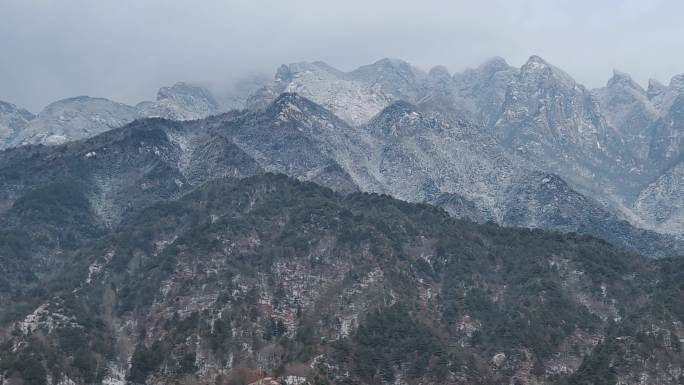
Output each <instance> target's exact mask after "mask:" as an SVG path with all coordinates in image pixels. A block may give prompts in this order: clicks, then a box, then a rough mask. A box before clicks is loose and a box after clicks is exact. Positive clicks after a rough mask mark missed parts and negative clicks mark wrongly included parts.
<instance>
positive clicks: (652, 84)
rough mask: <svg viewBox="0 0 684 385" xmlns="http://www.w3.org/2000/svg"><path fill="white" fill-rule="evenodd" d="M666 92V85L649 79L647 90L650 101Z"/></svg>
mask: <svg viewBox="0 0 684 385" xmlns="http://www.w3.org/2000/svg"><path fill="white" fill-rule="evenodd" d="M665 91H667V86H666V85H664V84H663V83H661V82H659V81H657V80H655V79H648V89H647V90H646V94H647V96H648V99H649V100H650V99H653V98H654V97H657V96H659V95H662V94H663V93H664V92H665Z"/></svg>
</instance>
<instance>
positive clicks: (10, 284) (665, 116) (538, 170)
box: [0, 56, 684, 385]
mask: <svg viewBox="0 0 684 385" xmlns="http://www.w3.org/2000/svg"><path fill="white" fill-rule="evenodd" d="M683 94H684V87H683V86H682V77H681V76H679V77H675V78H674V79H673V80H672V82H671V83H670V85H668V86H664V85H661V84H659V83H657V82H654V81H652V82H651V83H650V84H649V87H648V89H646V90H644V89H643V88H641V87H640V86H639V85H637V84H636V83H634V82H633V81H632V80H631V79H630V78H629V76H628V75H625V74H623V73H620V72H618V71H616V72H615V74H614V76H613V78H612V79H611V80H610V81H609V82H608V84H607V85H606V87H604V88H601V89H596V90H589V89H586V88H585V87H583V86H582V85H580V84H578V83H576V82H575V81H574V80H573V79H572V78H571V77H570V76H569V75H567V74H566V73H564V72H563V71H561V70H560V69H558V68H556V67H554V66H552V65H551V64H548V63H546V62H545V61H544V60H543V59H541V58H539V57H537V56H533V57H531V58H530V59H529V60H528V61H527V63H525V64H524V65H523V66H522V67H521V68H514V67H511V66H509V65H508V64H507V63H506V62H505V61H504V60H503V59H500V58H495V59H492V60H489V61H487V62H486V63H484V64H482V65H481V66H480V67H478V68H475V69H470V70H466V71H464V72H463V73H458V74H453V75H452V74H450V73H449V72H448V71H447V70H446V69H445V68H443V67H435V68H433V69H431V70H430V71H428V72H424V71H422V70H420V69H417V68H415V67H413V66H411V65H410V64H408V63H406V62H403V61H400V60H394V59H383V60H380V61H378V62H376V63H373V64H370V65H367V66H363V67H360V68H359V69H357V70H354V71H351V72H343V71H339V70H336V69H334V68H332V67H330V66H328V65H326V64H325V63H321V62H314V63H297V64H292V65H288V66H282V67H280V68H279V69H278V70H277V73H276V76H275V77H274V79H273V80H269V81H263V82H257V83H255V82H247V83H244V84H243V85H241V86H239V87H236V88H235V92H234V93H233V94H231V95H232V96H230V97H228V98H225V99H224V98H221V99H220V98H217V97H215V96H214V95H212V94H211V93H210V92H209V91H208V90H206V89H204V88H202V87H199V86H196V85H189V84H185V83H178V84H176V85H174V86H172V87H164V88H162V89H160V90H159V93H158V97H157V100H156V101H153V102H142V103H139V104H138V105H136V106H129V105H125V104H121V103H116V102H113V101H110V100H107V99H102V98H90V97H77V98H71V99H65V100H62V101H58V102H55V103H52V104H50V105H49V106H48V107H46V108H45V109H44V110H43V111H41V112H40V113H38V115H33V114H31V113H29V112H28V111H26V110H23V109H21V108H19V107H16V106H14V105H12V104H9V103H0V140H1V141H2V147H3V148H4V149H3V150H2V151H0V309H3V311H0V384H2V385H4V384H12V385H14V384H36V385H44V384H57V385H74V384H78V385H81V384H93V383H97V384H107V385H120V384H121V385H122V384H126V383H130V384H143V383H145V384H162V383H178V384H183V383H187V384H190V383H193V384H194V383H213V384H239V385H247V384H254V385H257V384H262V385H263V384H266V383H269V382H268V381H271V382H270V383H271V384H279V385H281V384H288V385H292V384H296V385H312V384H331V385H333V384H334V385H338V384H339V385H342V384H351V383H353V384H356V383H359V384H407V385H414V384H416V385H417V384H421V383H423V384H425V383H433V384H483V385H484V384H504V383H505V384H555V385H569V384H573V385H584V384H587V385H588V384H604V383H605V384H615V383H621V384H622V383H625V384H644V383H677V382H678V381H679V382H681V381H682V379H683V378H684V372H682V369H681V368H682V365H684V355H683V353H682V352H683V350H682V346H681V343H682V342H684V331H683V330H684V329H683V327H682V325H684V313H683V312H682V309H684V295H682V294H683V292H682V290H683V288H682V285H681V282H682V279H684V278H683V277H682V272H683V271H684V270H683V269H682V258H681V256H682V255H684V209H683V207H684V187H683V186H682V183H683V180H684V178H683V177H684V163H683V160H684V158H683V155H682V153H683V152H682V150H683V147H682V146H683V143H682V139H681V138H682V132H684V114H682V112H681V110H682V107H683V106H684V97H683V96H682V95H683ZM653 257H655V258H653ZM265 378H270V380H266V379H265ZM259 381H261V382H259ZM265 381H266V382H265Z"/></svg>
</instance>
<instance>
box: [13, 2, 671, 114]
mask: <svg viewBox="0 0 684 385" xmlns="http://www.w3.org/2000/svg"><path fill="white" fill-rule="evenodd" d="M682 14H684V3H682V2H679V1H664V0H663V1H658V0H655V1H654V0H649V1H648V2H646V1H642V0H624V1H619V0H606V1H589V0H579V1H577V0H576V1H563V0H561V1H553V2H551V1H546V0H519V1H510V0H509V1H506V0H491V1H487V0H485V1H480V2H472V1H437V0H422V1H402V0H393V1H390V0H375V1H372V2H370V1H367V0H366V1H360V0H349V1H334V2H333V1H327V0H290V1H275V0H253V1H232V0H230V1H219V0H203V1H189V0H185V1H180V0H135V1H134V0H129V1H92V0H60V1H54V0H3V1H2V2H1V3H0V52H1V53H2V59H1V60H0V99H1V100H6V101H10V102H13V103H15V104H18V105H21V106H24V107H27V108H29V109H31V110H32V111H39V110H40V109H41V108H42V107H44V106H45V105H46V104H47V103H49V102H51V101H54V100H56V99H60V98H64V97H69V96H75V95H84V94H85V95H91V96H103V97H107V98H111V99H114V100H118V101H122V102H126V103H136V102H138V101H141V100H144V99H152V98H154V95H155V93H156V89H157V88H158V87H160V86H162V85H167V84H172V83H174V82H176V81H179V80H184V81H194V82H203V83H206V84H212V85H213V86H215V87H217V88H222V87H223V88H225V87H227V85H228V84H230V83H231V82H233V81H234V80H236V79H239V78H241V77H243V76H246V75H250V74H260V73H261V74H264V73H265V74H269V75H270V74H272V73H273V72H274V70H275V68H276V67H277V66H278V65H279V64H281V63H288V62H295V61H302V60H308V61H313V60H323V61H326V62H328V63H329V64H331V65H333V66H336V67H338V68H341V69H344V70H349V69H353V68H354V67H356V66H359V65H362V64H366V63H370V62H373V61H375V60H377V59H379V58H382V57H397V58H402V59H405V60H407V61H409V62H411V63H414V64H416V65H418V66H420V67H423V68H426V69H427V68H429V67H430V66H433V65H437V64H442V65H445V66H446V67H447V68H449V69H451V70H452V71H459V70H462V69H464V68H465V67H468V66H471V67H472V66H476V65H477V64H479V63H480V62H481V61H482V60H484V59H486V58H488V57H491V56H502V57H504V58H506V59H507V60H508V61H509V62H510V63H511V64H513V65H520V64H522V63H523V62H524V61H525V60H526V59H527V57H528V56H530V55H532V54H538V55H540V56H542V57H544V58H545V59H547V60H548V61H550V62H552V63H554V64H556V65H558V66H559V67H561V68H563V69H565V70H566V71H567V72H569V73H570V74H571V75H572V76H574V77H575V78H576V79H577V80H578V81H580V82H582V83H585V84H587V85H588V86H591V87H598V86H601V85H603V84H604V83H605V81H606V80H607V79H608V77H609V76H610V74H611V70H612V69H613V68H618V69H620V70H622V71H625V72H628V73H631V74H632V75H633V77H634V78H635V80H637V81H639V82H640V83H642V84H645V82H646V81H647V79H648V78H649V77H654V78H657V79H659V80H661V81H663V82H667V81H669V78H670V77H671V76H672V75H674V74H676V73H682V72H684V50H682V49H681V47H682V36H684V23H681V20H680V17H681V15H682Z"/></svg>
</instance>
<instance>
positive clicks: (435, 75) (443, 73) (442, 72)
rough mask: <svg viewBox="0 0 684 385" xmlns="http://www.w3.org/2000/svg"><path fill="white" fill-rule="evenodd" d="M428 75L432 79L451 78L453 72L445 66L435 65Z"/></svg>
mask: <svg viewBox="0 0 684 385" xmlns="http://www.w3.org/2000/svg"><path fill="white" fill-rule="evenodd" d="M428 76H429V77H430V78H431V79H450V78H451V74H450V73H449V70H448V69H447V68H446V67H444V66H435V67H432V68H430V71H429V72H428Z"/></svg>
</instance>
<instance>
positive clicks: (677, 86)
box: [669, 74, 684, 93]
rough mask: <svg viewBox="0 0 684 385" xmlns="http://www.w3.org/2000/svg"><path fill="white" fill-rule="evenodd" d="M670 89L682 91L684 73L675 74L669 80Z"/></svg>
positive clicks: (683, 87) (683, 90)
mask: <svg viewBox="0 0 684 385" xmlns="http://www.w3.org/2000/svg"><path fill="white" fill-rule="evenodd" d="M669 88H670V90H671V91H673V92H677V93H683V92H684V74H680V75H675V76H673V77H672V80H670V87H669Z"/></svg>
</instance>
